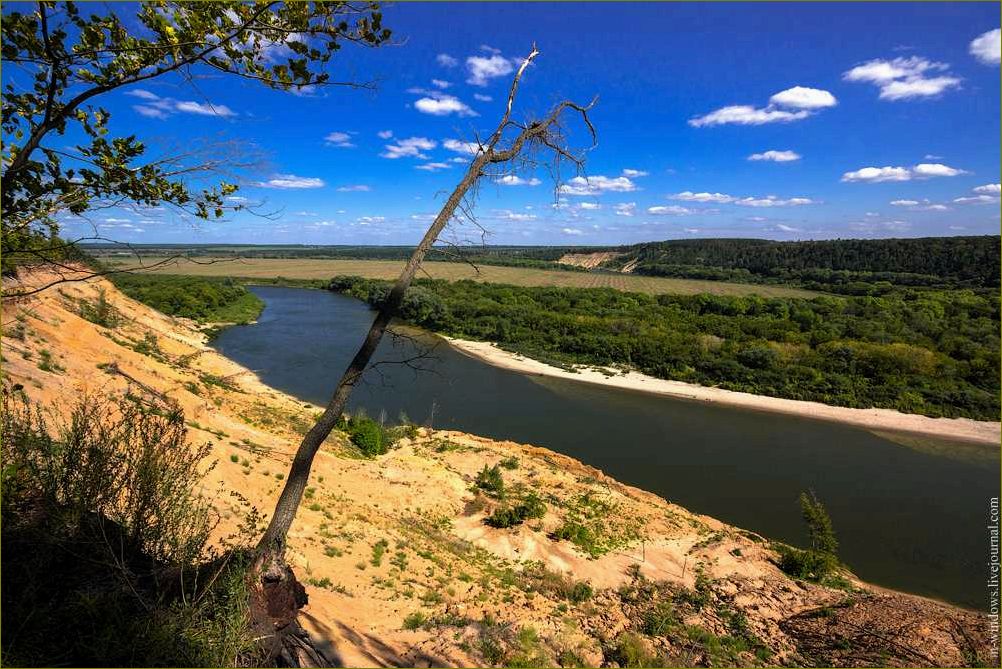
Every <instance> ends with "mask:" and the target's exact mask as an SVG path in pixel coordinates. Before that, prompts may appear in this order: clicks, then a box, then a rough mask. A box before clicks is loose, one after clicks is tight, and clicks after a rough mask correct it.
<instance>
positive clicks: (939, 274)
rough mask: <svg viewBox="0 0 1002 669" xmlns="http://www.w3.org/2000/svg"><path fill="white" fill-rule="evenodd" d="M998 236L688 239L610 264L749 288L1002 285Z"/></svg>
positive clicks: (642, 249) (883, 289)
mask: <svg viewBox="0 0 1002 669" xmlns="http://www.w3.org/2000/svg"><path fill="white" fill-rule="evenodd" d="M999 243H1000V238H999V237H998V236H988V235H986V236H981V237H925V238H921V239H833V240H821V241H798V242H778V241H770V240H765V239H682V240H670V241H664V242H649V243H645V244H638V245H636V246H632V247H627V248H626V249H624V250H623V254H622V255H620V256H618V257H617V258H615V259H613V260H611V261H608V262H607V263H605V265H604V267H606V268H609V269H622V268H623V267H626V266H627V265H632V266H633V267H632V271H633V272H635V273H637V274H646V275H652V276H675V277H683V278H690V279H711V280H722V281H739V282H743V283H759V282H765V283H791V284H795V285H799V286H802V287H805V288H813V289H819V290H828V291H831V292H839V293H846V294H856V295H866V294H883V293H887V292H890V290H891V289H892V287H893V286H925V287H938V288H957V287H975V288H979V287H980V288H984V287H997V286H998V285H999V275H1000V271H1002V268H1000V257H1002V254H1000V252H999Z"/></svg>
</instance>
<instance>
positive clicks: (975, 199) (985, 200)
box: [953, 195, 999, 204]
mask: <svg viewBox="0 0 1002 669" xmlns="http://www.w3.org/2000/svg"><path fill="white" fill-rule="evenodd" d="M953 201H954V202H956V203H957V204H992V203H994V202H998V201H999V199H998V198H997V197H992V196H991V195H972V196H970V197H957V198H954V199H953Z"/></svg>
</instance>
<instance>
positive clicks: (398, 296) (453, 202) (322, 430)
mask: <svg viewBox="0 0 1002 669" xmlns="http://www.w3.org/2000/svg"><path fill="white" fill-rule="evenodd" d="M537 55H539V52H538V51H537V50H536V47H535V45H533V48H532V52H531V53H530V54H529V55H528V56H527V57H526V59H525V60H524V61H523V62H522V65H521V67H519V69H518V71H517V72H516V74H515V77H514V79H513V81H512V85H511V90H510V92H509V94H508V105H507V108H506V111H505V113H504V115H503V116H502V118H501V122H500V123H499V124H498V127H497V130H495V132H494V133H493V134H492V135H491V137H490V138H489V139H488V141H487V142H486V143H485V144H478V148H477V150H476V152H475V157H474V159H473V161H472V162H471V163H470V166H469V168H468V169H467V171H466V174H465V175H464V176H463V179H462V181H460V182H459V185H457V186H456V189H455V190H454V191H453V192H452V194H451V195H450V196H449V199H448V200H447V201H446V202H445V205H444V206H443V207H442V210H441V211H440V212H439V214H438V216H436V217H435V221H434V222H433V223H432V225H431V227H429V228H428V231H427V232H426V233H425V235H424V237H423V238H422V239H421V243H420V244H418V246H417V248H416V249H414V253H413V255H411V258H410V260H408V261H407V265H406V267H404V270H403V272H401V274H400V277H399V278H398V279H397V281H396V283H395V284H394V286H393V289H392V290H391V291H390V294H389V296H388V297H387V299H386V300H385V301H384V302H383V304H382V305H381V307H380V309H379V314H378V315H377V316H376V319H375V320H374V321H373V323H372V326H371V327H370V328H369V333H368V334H367V335H366V337H365V341H364V342H363V343H362V346H361V347H360V348H359V349H358V352H357V353H356V354H355V357H354V358H353V359H352V361H351V364H350V365H349V366H348V369H347V370H346V371H345V372H344V374H343V375H342V377H341V380H340V381H339V382H338V385H337V388H336V389H335V391H334V394H333V396H332V397H331V399H330V402H328V404H327V407H326V408H325V409H324V412H323V414H322V415H321V416H320V419H319V420H317V422H316V424H315V425H314V426H313V427H312V428H310V431H309V432H307V433H306V436H305V437H303V441H302V443H301V444H300V446H299V450H297V451H296V455H295V457H294V459H293V461H292V466H291V468H290V469H289V475H288V476H287V477H286V484H285V488H284V489H283V490H282V494H281V496H280V497H279V499H278V503H277V504H276V506H275V513H274V514H273V515H272V518H271V522H270V523H269V525H268V529H267V530H266V531H265V533H264V536H263V537H261V541H260V542H259V543H258V547H257V551H258V565H259V566H263V565H265V564H267V565H268V567H267V569H266V570H265V573H264V578H265V580H266V581H268V580H279V579H282V578H283V574H285V573H287V572H288V567H286V566H285V564H284V554H285V545H286V537H287V536H288V533H289V529H290V528H291V526H292V521H293V520H294V519H295V516H296V511H297V510H298V509H299V505H300V502H301V501H302V498H303V492H304V491H305V490H306V485H307V482H308V481H309V476H310V469H311V467H312V465H313V459H314V457H316V454H317V451H318V450H319V449H320V446H321V444H323V442H324V440H325V439H326V438H327V437H328V436H329V435H330V433H331V431H332V430H333V429H334V426H335V425H336V424H337V421H338V419H339V418H340V417H341V414H342V412H343V411H344V409H345V406H346V405H347V403H348V398H349V397H350V396H351V392H352V390H353V389H354V387H355V385H356V384H357V383H358V381H359V380H360V379H361V377H362V374H363V373H364V372H365V370H366V368H367V367H368V365H369V362H370V361H371V360H372V356H373V354H374V353H375V352H376V348H377V347H378V346H379V342H380V340H381V339H382V338H383V334H384V333H385V332H386V328H387V326H388V325H389V324H390V321H391V320H392V318H393V316H394V315H396V313H397V310H398V309H399V308H400V305H401V303H402V302H403V299H404V293H405V292H406V290H407V288H408V287H409V286H410V284H411V281H412V280H413V279H414V275H415V274H416V273H417V270H418V268H419V267H420V265H421V261H422V260H423V259H424V257H425V254H427V253H428V251H429V250H430V249H431V247H432V245H433V244H434V243H435V240H436V239H438V236H439V234H441V232H442V230H443V229H444V228H445V226H446V225H447V224H448V223H449V221H450V220H451V219H452V217H453V215H454V214H455V212H456V209H457V208H458V207H459V206H460V204H461V203H462V202H463V199H464V197H465V196H466V195H467V193H468V192H469V191H470V189H471V188H473V187H474V186H475V185H476V183H477V181H478V180H479V179H480V178H481V177H483V176H485V173H484V169H485V167H487V166H489V165H497V164H511V163H512V161H513V160H514V159H515V158H517V157H519V154H520V153H521V152H522V151H523V149H524V148H528V147H530V146H532V145H537V146H539V147H544V148H546V149H548V150H550V151H552V152H553V153H554V156H555V160H556V161H557V162H559V161H560V160H565V159H566V160H570V161H572V162H573V163H574V164H575V165H576V166H577V167H578V168H580V166H581V164H582V159H581V158H580V157H576V156H574V155H572V154H571V153H570V152H569V151H568V150H567V148H566V147H564V146H562V145H561V142H562V134H561V131H560V126H559V120H560V116H561V114H562V113H563V112H564V111H565V110H567V109H571V110H574V111H576V112H578V113H579V114H580V115H581V117H582V119H583V120H584V123H585V125H586V126H587V128H588V130H589V132H590V133H591V136H592V141H593V142H594V138H595V131H594V128H593V127H592V125H591V122H590V120H589V119H588V111H589V110H590V109H591V107H592V105H593V104H594V101H593V102H592V103H591V104H589V105H588V106H586V107H585V106H581V105H577V104H575V103H573V102H568V101H564V102H561V103H560V104H558V105H557V106H556V107H554V108H553V109H552V110H551V111H550V114H549V115H548V116H547V117H546V118H545V119H543V120H542V121H537V122H533V123H531V124H527V125H522V124H520V123H516V122H514V121H512V120H511V111H512V105H513V104H514V101H515V94H516V92H517V91H518V84H519V80H520V79H521V77H522V74H523V73H524V72H525V69H526V68H527V67H528V66H529V63H530V62H531V61H532V60H533V59H534V58H535V57H536V56H537ZM508 128H516V129H518V130H519V132H518V134H517V135H516V136H515V137H514V138H513V139H512V140H511V141H510V142H508V143H507V145H506V147H505V148H503V149H500V150H499V149H498V144H499V142H501V140H502V138H503V136H504V133H505V131H506V130H507V129H508Z"/></svg>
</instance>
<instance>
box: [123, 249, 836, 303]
mask: <svg viewBox="0 0 1002 669" xmlns="http://www.w3.org/2000/svg"><path fill="white" fill-rule="evenodd" d="M156 260H157V258H144V259H142V263H143V264H146V265H148V264H151V263H153V262H156ZM210 260H214V259H211V258H200V259H199V263H206V262H208V261H210ZM218 260H220V261H219V262H214V263H212V264H196V263H193V262H188V261H185V260H179V261H177V262H175V263H171V264H168V265H166V266H163V267H161V268H159V269H158V271H160V272H162V273H165V274H188V275H193V276H235V277H247V278H258V279H263V278H269V279H271V278H275V277H284V278H286V279H329V278H331V277H333V276H335V275H337V274H353V275H358V276H362V277H365V278H369V279H393V278H396V277H397V275H398V274H400V270H401V269H402V267H403V264H404V263H403V261H399V260H331V259H310V258H304V259H286V258H247V259H229V258H227V259H218ZM117 264H118V265H121V266H129V267H133V266H136V265H137V264H138V263H137V262H136V261H135V260H134V259H132V260H129V261H122V262H120V263H117ZM422 267H423V271H422V272H420V273H419V274H418V276H419V277H420V276H423V277H431V278H434V279H447V280H449V281H457V280H459V279H473V280H476V281H489V282H493V283H507V284H512V285H515V286H557V287H572V288H615V289H616V290H623V291H630V292H638V293H649V294H652V295H659V294H662V293H672V294H677V295H694V294H697V293H710V294H713V295H752V294H756V295H762V296H763V297H806V298H810V297H816V296H817V295H818V294H819V293H816V292H812V291H809V290H801V289H798V288H789V287H785V286H763V285H748V284H739V283H725V282H723V281H697V280H692V279H670V278H663V277H648V276H634V275H631V274H605V273H602V274H599V273H588V272H564V271H560V270H545V269H528V268H522V267H496V266H489V265H482V266H480V268H479V270H480V271H479V274H478V273H477V272H476V270H474V269H473V268H472V267H470V266H469V265H467V264H465V263H453V262H426V263H424V265H423V266H422Z"/></svg>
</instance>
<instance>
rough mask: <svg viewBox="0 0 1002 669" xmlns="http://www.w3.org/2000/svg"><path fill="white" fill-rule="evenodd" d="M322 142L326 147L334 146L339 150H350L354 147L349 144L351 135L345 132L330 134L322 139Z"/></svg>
mask: <svg viewBox="0 0 1002 669" xmlns="http://www.w3.org/2000/svg"><path fill="white" fill-rule="evenodd" d="M324 142H325V143H326V144H327V146H336V147H338V148H341V149H350V148H352V147H353V146H355V145H354V144H352V143H351V134H349V133H347V132H332V133H330V134H329V135H327V136H326V137H324Z"/></svg>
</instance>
